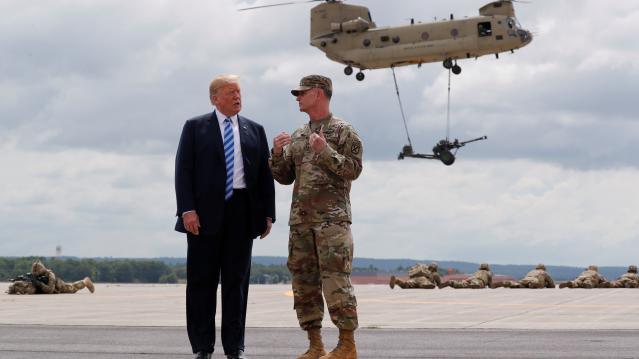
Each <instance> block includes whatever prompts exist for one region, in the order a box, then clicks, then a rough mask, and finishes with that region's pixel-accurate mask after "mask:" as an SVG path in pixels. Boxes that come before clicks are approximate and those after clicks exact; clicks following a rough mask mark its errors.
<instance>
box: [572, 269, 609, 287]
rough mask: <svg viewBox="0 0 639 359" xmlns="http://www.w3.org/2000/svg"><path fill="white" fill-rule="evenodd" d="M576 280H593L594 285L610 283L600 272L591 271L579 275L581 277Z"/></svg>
mask: <svg viewBox="0 0 639 359" xmlns="http://www.w3.org/2000/svg"><path fill="white" fill-rule="evenodd" d="M576 280H578V281H583V280H592V281H593V284H594V285H598V284H599V283H602V282H606V281H608V280H607V279H606V277H604V276H603V275H601V274H600V273H599V272H597V271H594V270H591V269H588V270H585V271H583V272H582V273H581V274H580V275H579V277H577V279H576Z"/></svg>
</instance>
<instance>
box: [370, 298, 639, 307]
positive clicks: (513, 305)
mask: <svg viewBox="0 0 639 359" xmlns="http://www.w3.org/2000/svg"><path fill="white" fill-rule="evenodd" d="M358 302H363V303H391V304H436V305H449V306H452V305H472V306H483V307H497V306H498V307H522V308H619V305H620V304H618V303H615V304H530V303H482V302H452V301H446V302H438V301H419V300H383V299H363V300H358ZM623 307H624V308H639V305H637V304H624V305H623Z"/></svg>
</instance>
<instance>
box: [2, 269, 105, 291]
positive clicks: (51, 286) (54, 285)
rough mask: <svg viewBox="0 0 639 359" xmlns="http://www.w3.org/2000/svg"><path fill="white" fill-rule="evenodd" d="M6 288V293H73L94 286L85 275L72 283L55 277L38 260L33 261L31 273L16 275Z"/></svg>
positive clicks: (90, 288)
mask: <svg viewBox="0 0 639 359" xmlns="http://www.w3.org/2000/svg"><path fill="white" fill-rule="evenodd" d="M12 282H13V283H12V284H11V285H10V286H9V289H8V290H7V293H8V294H62V293H75V292H77V291H79V290H80V289H84V288H88V289H89V291H90V292H91V293H93V292H95V286H94V285H93V282H92V281H91V278H89V277H85V278H84V279H83V280H79V281H76V282H73V283H66V282H65V281H63V280H62V278H59V277H56V275H55V273H53V271H52V270H50V269H47V267H45V266H44V264H42V262H40V261H35V262H34V263H33V265H32V266H31V273H27V274H24V275H21V276H18V277H16V278H14V279H13V280H12Z"/></svg>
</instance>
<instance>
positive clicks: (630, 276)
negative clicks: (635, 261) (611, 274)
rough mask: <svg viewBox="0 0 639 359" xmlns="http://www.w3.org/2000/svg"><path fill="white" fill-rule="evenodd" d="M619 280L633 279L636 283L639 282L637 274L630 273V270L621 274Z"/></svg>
mask: <svg viewBox="0 0 639 359" xmlns="http://www.w3.org/2000/svg"><path fill="white" fill-rule="evenodd" d="M619 279H620V280H633V281H635V282H637V284H639V274H637V273H632V272H628V273H624V274H622V275H621V277H619Z"/></svg>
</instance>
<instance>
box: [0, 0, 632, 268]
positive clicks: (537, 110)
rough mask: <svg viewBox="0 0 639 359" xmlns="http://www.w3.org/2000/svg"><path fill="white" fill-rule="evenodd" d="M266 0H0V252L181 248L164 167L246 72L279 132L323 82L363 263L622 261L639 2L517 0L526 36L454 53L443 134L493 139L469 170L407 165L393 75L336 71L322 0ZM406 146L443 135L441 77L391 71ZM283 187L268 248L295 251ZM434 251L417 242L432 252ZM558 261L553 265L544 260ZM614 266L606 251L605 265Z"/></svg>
mask: <svg viewBox="0 0 639 359" xmlns="http://www.w3.org/2000/svg"><path fill="white" fill-rule="evenodd" d="M266 3H267V2H266V1H259V2H254V1H243V2H236V1H231V0H222V1H215V2H212V1H204V0H196V1H192V2H189V6H184V4H182V3H175V2H170V1H151V0H149V1H138V2H135V3H131V2H125V1H108V2H100V1H99V2H90V3H85V2H78V1H63V0H57V1H52V2H47V3H23V2H17V1H4V2H1V3H0V11H1V12H2V13H6V14H12V16H10V17H8V18H6V19H4V20H3V21H2V22H1V23H0V31H1V32H2V33H3V34H5V36H2V37H1V38H0V49H2V54H3V61H2V62H1V63H0V71H1V72H2V73H3V76H2V78H1V79H0V116H1V117H0V150H2V152H0V165H1V166H2V167H3V168H5V169H10V170H7V171H4V172H3V175H2V181H3V187H2V188H1V189H0V198H2V204H3V206H0V207H2V209H0V211H1V214H3V216H2V217H3V218H4V219H3V220H0V226H2V227H3V228H5V231H3V235H2V236H0V239H2V241H1V242H0V243H2V244H1V245H0V252H1V253H3V254H4V255H23V254H32V253H33V254H36V253H42V254H53V251H54V249H55V245H57V244H60V245H62V246H63V247H64V248H65V249H64V251H65V252H66V253H67V254H76V255H87V256H99V255H113V256H155V255H168V256H172V255H175V256H182V255H183V254H184V242H183V238H182V237H181V236H180V235H179V234H177V233H174V232H173V231H172V230H171V228H172V224H171V222H172V221H173V219H174V218H173V216H172V215H173V211H174V206H175V205H174V197H173V196H174V195H173V184H172V180H173V178H172V177H173V169H172V166H173V164H172V161H173V156H174V154H175V150H176V147H177V142H178V138H179V133H180V130H181V127H182V124H183V123H184V121H185V120H186V119H188V118H190V117H193V116H196V115H199V114H202V113H205V112H207V111H210V110H211V105H210V103H209V100H208V93H207V91H208V84H209V81H210V80H211V78H212V77H213V76H215V75H217V74H220V73H229V72H230V73H237V74H240V75H241V78H242V85H243V87H242V91H243V97H244V101H243V106H244V107H243V111H242V113H243V114H244V115H246V116H248V117H250V118H252V119H254V120H256V121H258V122H260V123H262V124H264V126H265V128H266V131H267V135H268V136H269V137H273V136H274V135H275V134H276V133H278V132H280V131H288V132H291V131H293V130H294V129H295V128H297V127H298V126H299V125H300V124H302V123H304V122H306V121H307V120H308V119H307V116H306V115H305V114H303V113H300V112H299V111H298V107H297V104H296V103H295V99H294V98H293V97H292V96H291V95H290V89H291V88H292V86H295V85H296V84H297V83H298V81H299V79H300V78H301V77H302V76H304V75H306V74H309V73H322V74H325V75H327V76H330V77H331V78H332V79H333V84H334V94H335V95H334V98H333V101H332V110H333V112H334V114H336V115H337V116H339V117H342V118H344V119H346V120H347V121H349V122H351V123H352V124H353V125H354V126H355V128H356V129H357V131H358V133H359V134H360V136H361V137H362V138H363V140H364V147H365V153H364V157H365V160H366V168H365V170H364V173H363V175H362V178H361V179H359V180H358V181H357V182H355V184H354V190H353V206H354V209H353V212H354V214H355V223H354V225H353V230H354V232H355V234H356V246H357V249H356V251H357V252H356V253H357V255H360V256H379V257H402V256H404V257H405V256H410V257H423V258H435V259H437V258H440V259H466V260H474V261H480V260H487V261H494V262H501V263H506V262H509V261H512V262H519V263H524V262H525V263H534V262H536V261H540V260H543V261H545V262H547V263H556V264H562V263H566V264H579V265H585V264H588V263H584V262H581V261H585V260H586V259H588V260H587V261H590V259H589V258H594V259H600V260H601V263H600V264H625V263H626V262H630V261H631V259H630V258H629V253H631V252H632V251H628V250H625V248H626V247H632V240H633V239H634V240H636V235H635V234H634V232H636V228H637V224H638V223H637V217H636V215H633V213H639V204H638V203H637V199H636V198H634V197H636V196H632V194H633V193H634V192H633V189H632V188H631V187H630V186H631V184H632V183H635V182H636V181H637V169H638V168H639V162H638V161H637V160H636V158H635V156H634V153H636V152H637V151H639V147H638V145H637V141H636V138H637V137H638V136H639V119H638V118H637V115H636V111H635V107H636V106H635V97H636V93H637V92H638V91H637V89H638V88H637V86H638V85H637V84H638V83H639V66H638V63H637V61H636V60H635V59H636V58H637V57H638V56H639V45H638V43H637V42H636V41H634V34H636V33H637V30H639V4H637V3H636V2H635V1H632V0H625V1H615V2H609V3H605V4H603V3H602V2H601V1H594V0H586V1H579V2H577V1H571V0H567V1H554V2H533V3H531V4H517V5H516V13H517V16H518V19H519V20H520V22H521V23H522V25H523V26H524V27H525V28H528V29H531V30H532V31H534V33H535V38H534V41H533V42H532V43H531V44H530V45H529V46H527V47H525V48H523V49H521V50H519V51H516V52H515V54H503V55H502V56H500V59H498V60H497V59H495V58H494V57H493V56H485V57H482V58H479V59H478V60H464V61H460V64H461V66H462V67H463V72H462V74H461V75H460V76H454V77H453V78H452V92H451V113H450V133H449V135H450V137H451V138H459V139H461V140H465V139H470V138H475V137H478V136H481V135H488V140H487V141H482V142H478V143H473V144H469V145H468V146H467V147H465V148H463V149H461V150H460V151H459V152H458V159H457V163H456V164H455V165H454V166H452V167H444V166H442V165H441V164H439V163H437V162H435V161H432V162H429V161H417V160H405V161H402V162H398V161H396V160H395V159H396V157H397V154H398V152H399V151H400V149H401V147H402V146H403V145H405V144H406V143H407V138H406V133H405V130H404V125H403V123H402V121H401V116H400V111H399V105H398V102H397V98H396V94H395V87H394V84H393V78H392V75H391V72H390V70H375V71H366V80H364V81H363V82H359V81H356V80H355V79H354V78H353V76H350V77H347V76H345V75H344V74H343V72H342V70H343V65H340V64H337V63H335V62H332V61H330V60H329V59H327V58H326V56H325V55H324V54H323V53H321V52H320V51H318V50H317V49H315V48H312V47H311V46H309V44H308V42H309V38H308V31H309V19H308V12H309V10H310V8H311V7H312V6H313V5H314V4H306V5H297V6H288V7H278V8H271V9H262V10H256V11H250V12H238V11H236V9H237V8H240V7H243V6H251V5H257V4H266ZM366 6H368V7H369V9H370V11H371V14H372V16H373V19H374V20H375V21H376V22H377V24H378V26H388V25H398V24H407V23H409V17H414V18H415V20H416V21H431V20H432V19H433V18H434V17H435V16H436V17H437V18H438V19H446V18H448V16H449V14H450V13H454V14H455V18H458V19H459V18H463V17H464V16H475V15H477V8H478V4H477V2H476V1H471V0H460V1H455V2H453V3H451V2H449V1H432V2H429V5H428V7H427V8H425V7H424V4H423V3H421V2H419V1H406V2H402V4H401V6H398V3H396V2H388V1H381V0H371V1H369V2H367V3H366ZM396 74H397V79H398V85H399V89H400V91H401V94H402V102H403V104H404V109H405V111H406V115H407V121H408V128H409V130H410V135H411V140H412V143H413V145H414V148H415V150H416V151H420V152H430V149H431V148H432V146H433V145H434V144H435V143H436V142H437V141H438V140H439V139H442V138H444V137H445V136H446V134H447V123H446V106H447V91H446V88H447V85H448V74H447V72H445V71H444V70H443V68H442V66H441V64H439V63H433V64H424V65H423V66H422V67H421V68H419V69H418V68H417V67H401V68H397V69H396ZM289 199H290V188H285V187H281V186H278V212H279V220H278V223H277V225H276V228H275V229H274V232H273V235H272V236H271V237H270V238H269V239H268V240H265V241H260V242H257V243H256V246H255V252H256V254H269V255H282V254H283V253H284V254H285V253H286V241H287V228H286V226H285V223H286V219H287V212H288V205H289V202H288V201H289ZM422 253H423V254H422ZM546 258H548V259H546ZM604 262H605V263H604Z"/></svg>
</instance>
